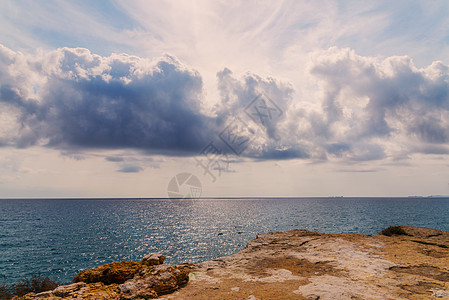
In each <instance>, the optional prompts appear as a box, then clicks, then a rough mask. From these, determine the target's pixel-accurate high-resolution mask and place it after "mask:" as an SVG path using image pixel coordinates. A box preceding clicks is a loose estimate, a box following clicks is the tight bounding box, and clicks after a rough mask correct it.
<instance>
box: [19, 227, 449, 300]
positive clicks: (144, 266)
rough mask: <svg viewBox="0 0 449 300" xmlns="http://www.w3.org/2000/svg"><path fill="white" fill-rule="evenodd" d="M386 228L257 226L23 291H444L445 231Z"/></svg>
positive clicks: (411, 294) (184, 295)
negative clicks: (258, 230) (247, 236)
mask: <svg viewBox="0 0 449 300" xmlns="http://www.w3.org/2000/svg"><path fill="white" fill-rule="evenodd" d="M387 232H388V234H391V235H390V236H385V235H374V236H368V235H360V234H324V233H316V232H310V231H306V230H292V231H286V232H278V233H267V234H259V235H258V236H257V238H256V239H254V240H252V241H251V242H250V243H249V244H248V246H247V247H246V248H245V249H243V250H242V251H240V252H239V253H237V254H234V255H230V256H227V257H223V258H219V259H216V260H213V261H207V262H203V263H199V264H196V265H194V266H193V265H190V266H185V265H178V266H169V265H164V264H162V262H163V259H164V258H162V257H161V255H149V256H146V257H145V258H144V260H143V262H142V263H137V264H139V267H138V268H137V270H136V271H135V272H134V273H133V272H129V273H127V270H128V271H129V270H134V268H135V266H134V265H133V264H130V263H129V262H125V264H124V263H122V265H120V263H115V265H114V264H112V265H111V264H108V265H105V266H102V267H99V268H95V269H93V270H91V271H86V272H84V273H83V272H82V273H80V274H79V275H78V276H77V278H78V279H80V280H81V278H82V280H87V281H88V279H85V278H89V280H90V278H93V277H95V278H103V277H102V276H106V275H105V274H116V273H119V274H122V275H123V274H125V273H126V274H128V275H126V276H132V278H131V279H126V280H124V279H123V278H124V277H122V275H120V276H118V277H119V278H122V279H121V281H123V280H124V281H123V283H121V282H119V283H113V284H108V285H107V284H104V283H102V282H96V283H89V284H88V283H84V282H78V283H74V284H72V285H68V286H63V287H58V288H56V289H55V290H53V291H50V292H44V293H41V294H38V295H34V294H29V295H27V296H26V297H25V298H24V299H36V298H37V297H40V298H47V299H148V298H153V297H158V296H159V297H160V296H161V295H163V294H165V296H162V298H161V299H252V300H254V299H261V300H262V299H320V300H326V299H449V248H448V247H449V232H443V231H439V230H434V229H427V228H420V227H406V226H401V228H390V230H388V231H387ZM111 266H113V267H114V268H116V269H117V270H121V271H120V272H118V271H117V272H116V273H114V272H113V270H111ZM100 270H102V271H101V272H99V271H100ZM89 272H90V273H89ZM189 272H190V276H189V275H188V274H189ZM99 273H101V275H98V274H99ZM103 273H105V274H103ZM131 273H132V275H131ZM108 276H109V275H108ZM114 276H115V275H114ZM126 276H125V277H126ZM106 277H107V276H106ZM188 277H190V280H189V283H188V284H187V285H186V286H185V287H184V288H182V289H179V287H181V286H183V285H185V284H186V282H187V279H188ZM107 278H110V277H107ZM114 278H115V277H114ZM126 278H128V277H126ZM95 280H97V279H95ZM108 280H109V279H108ZM172 292H174V293H172ZM168 293H172V294H170V295H168Z"/></svg>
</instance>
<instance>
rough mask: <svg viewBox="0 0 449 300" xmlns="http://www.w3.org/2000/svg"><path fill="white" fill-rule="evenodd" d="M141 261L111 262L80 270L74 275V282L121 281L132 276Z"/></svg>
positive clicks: (105, 282) (110, 282)
mask: <svg viewBox="0 0 449 300" xmlns="http://www.w3.org/2000/svg"><path fill="white" fill-rule="evenodd" d="M140 266H141V263H139V262H133V261H122V262H112V263H109V264H105V265H103V266H99V267H96V268H93V269H92V270H87V271H81V272H80V273H79V274H78V275H76V276H75V278H74V279H73V281H75V282H81V281H82V282H85V283H93V282H102V283H104V284H112V283H117V284H120V283H123V282H125V281H126V280H128V279H131V278H133V277H134V274H135V273H136V272H137V270H138V269H139V268H140Z"/></svg>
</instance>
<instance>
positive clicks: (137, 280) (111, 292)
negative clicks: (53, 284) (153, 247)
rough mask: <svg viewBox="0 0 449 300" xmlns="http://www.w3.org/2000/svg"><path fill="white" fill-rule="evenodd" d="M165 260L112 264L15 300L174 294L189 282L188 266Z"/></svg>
mask: <svg viewBox="0 0 449 300" xmlns="http://www.w3.org/2000/svg"><path fill="white" fill-rule="evenodd" d="M164 259H165V257H164V256H163V255H161V254H158V253H154V254H151V255H147V256H145V257H144V259H143V260H142V262H132V261H123V262H112V263H109V264H106V265H103V266H100V267H96V268H94V269H92V270H88V271H81V272H80V273H79V274H78V275H76V276H75V278H74V281H75V283H73V284H70V285H64V286H59V287H57V288H56V289H54V290H52V291H47V292H43V293H39V294H34V293H30V294H27V295H25V296H24V297H15V298H14V299H95V300H97V299H104V300H108V299H117V300H119V299H149V298H156V297H158V296H160V295H164V294H167V293H172V292H174V291H176V290H177V289H179V288H180V287H182V286H185V285H186V284H187V282H188V280H189V271H190V267H189V266H188V265H177V266H171V265H166V264H162V263H163V261H164Z"/></svg>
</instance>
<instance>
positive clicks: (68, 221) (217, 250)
mask: <svg viewBox="0 0 449 300" xmlns="http://www.w3.org/2000/svg"><path fill="white" fill-rule="evenodd" d="M181 204H182V203H181ZM390 225H410V226H425V227H431V228H436V229H440V230H445V231H449V199H446V198H296V199H292V198H290V199H219V200H217V199H214V200H210V199H209V200H208V199H202V200H197V201H195V202H194V203H193V205H190V206H189V205H179V203H173V202H171V201H170V200H166V199H159V200H158V199H101V200H98V199H96V200H95V199H82V200H81V199H72V200H70V199H51V200H49V199H46V200H44V199H40V200H37V199H33V200H32V199H23V200H22V199H21V200H18V199H14V200H6V199H3V200H0V284H1V283H11V282H14V281H16V280H17V279H19V278H23V277H28V276H31V275H32V274H38V273H40V274H42V275H44V276H51V277H53V278H58V279H59V280H61V281H63V282H69V281H71V279H72V278H73V277H74V276H75V275H76V274H77V273H78V272H79V270H81V269H90V268H93V267H95V266H98V265H101V264H104V263H107V262H111V261H121V260H140V259H141V258H142V257H143V256H144V255H146V254H148V253H151V252H161V253H162V254H164V255H165V256H167V260H166V262H168V263H181V262H198V261H204V260H210V259H214V258H217V257H220V256H224V255H229V254H232V253H235V252H237V251H239V250H240V249H242V248H243V247H245V246H246V244H247V243H248V241H250V240H251V239H253V238H255V236H256V234H257V233H261V232H270V231H284V230H291V229H308V230H313V231H319V232H327V233H364V234H375V233H378V232H379V231H380V230H382V229H383V228H386V227H388V226H390Z"/></svg>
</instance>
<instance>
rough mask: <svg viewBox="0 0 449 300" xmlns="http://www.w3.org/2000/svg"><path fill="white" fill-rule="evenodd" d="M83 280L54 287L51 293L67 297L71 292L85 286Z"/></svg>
mask: <svg viewBox="0 0 449 300" xmlns="http://www.w3.org/2000/svg"><path fill="white" fill-rule="evenodd" d="M86 286H87V284H86V283H84V282H76V283H72V284H69V285H61V286H58V287H57V288H55V289H54V290H53V291H52V293H53V294H54V295H55V296H57V297H67V296H69V295H70V294H71V293H73V292H76V291H78V290H79V289H81V288H83V287H86Z"/></svg>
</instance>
